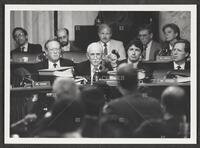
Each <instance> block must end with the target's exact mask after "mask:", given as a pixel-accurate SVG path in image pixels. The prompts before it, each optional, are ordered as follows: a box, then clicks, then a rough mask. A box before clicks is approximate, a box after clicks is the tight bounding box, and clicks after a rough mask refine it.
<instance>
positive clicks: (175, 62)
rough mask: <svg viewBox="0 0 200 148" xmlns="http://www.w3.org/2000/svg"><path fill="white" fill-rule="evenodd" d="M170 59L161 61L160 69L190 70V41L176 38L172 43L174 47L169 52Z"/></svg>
mask: <svg viewBox="0 0 200 148" xmlns="http://www.w3.org/2000/svg"><path fill="white" fill-rule="evenodd" d="M171 56H172V61H171V62H168V63H162V64H161V67H160V69H165V70H169V71H173V70H175V71H184V70H190V61H189V57H190V42H189V41H187V40H183V39H181V40H178V41H177V42H175V43H174V47H173V48H172V52H171Z"/></svg>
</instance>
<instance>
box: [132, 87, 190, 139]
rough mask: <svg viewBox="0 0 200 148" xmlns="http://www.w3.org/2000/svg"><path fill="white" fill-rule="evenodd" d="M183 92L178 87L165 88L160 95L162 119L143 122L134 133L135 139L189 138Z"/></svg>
mask: <svg viewBox="0 0 200 148" xmlns="http://www.w3.org/2000/svg"><path fill="white" fill-rule="evenodd" d="M185 96H186V94H185V91H184V90H183V89H182V88H181V87H178V86H169V87H167V88H166V89H165V90H164V91H163V93H162V95H161V104H162V106H163V109H164V117H163V118H160V119H152V120H147V121H144V122H143V123H142V124H141V125H140V126H139V128H137V129H136V130H135V132H134V137H137V138H161V137H162V138H183V137H189V124H188V123H187V116H186V115H185V114H186V110H185V109H186V107H185V104H186V103H185V99H186V97H185Z"/></svg>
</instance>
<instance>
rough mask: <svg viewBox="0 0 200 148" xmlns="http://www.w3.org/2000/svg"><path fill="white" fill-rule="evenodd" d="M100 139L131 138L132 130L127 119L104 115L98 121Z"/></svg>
mask: <svg viewBox="0 0 200 148" xmlns="http://www.w3.org/2000/svg"><path fill="white" fill-rule="evenodd" d="M99 126H100V137H101V138H131V137H132V129H131V124H130V122H129V120H128V119H126V118H124V117H120V116H118V115H114V114H111V115H104V116H102V117H101V118H100V120H99Z"/></svg>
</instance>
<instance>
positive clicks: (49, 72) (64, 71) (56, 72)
mask: <svg viewBox="0 0 200 148" xmlns="http://www.w3.org/2000/svg"><path fill="white" fill-rule="evenodd" d="M38 72H39V75H43V76H57V77H73V67H59V68H53V69H41V70H38Z"/></svg>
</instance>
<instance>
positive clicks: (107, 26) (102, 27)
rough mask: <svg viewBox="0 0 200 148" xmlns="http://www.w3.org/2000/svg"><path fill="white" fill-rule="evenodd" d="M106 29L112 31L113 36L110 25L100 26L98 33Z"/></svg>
mask: <svg viewBox="0 0 200 148" xmlns="http://www.w3.org/2000/svg"><path fill="white" fill-rule="evenodd" d="M104 28H108V29H110V33H111V34H112V28H111V27H110V26H109V25H108V24H100V25H99V27H98V30H97V31H98V33H99V32H100V31H101V30H102V29H104Z"/></svg>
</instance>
